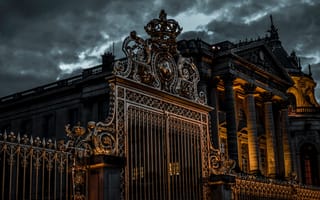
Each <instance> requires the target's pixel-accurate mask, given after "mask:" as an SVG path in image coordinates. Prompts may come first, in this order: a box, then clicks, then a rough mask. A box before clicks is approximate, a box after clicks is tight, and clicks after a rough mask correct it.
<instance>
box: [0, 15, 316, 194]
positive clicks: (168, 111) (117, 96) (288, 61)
mask: <svg viewBox="0 0 320 200" xmlns="http://www.w3.org/2000/svg"><path fill="white" fill-rule="evenodd" d="M145 30H146V32H147V33H148V34H149V36H150V38H147V39H145V40H144V39H142V38H140V37H139V36H138V35H137V33H136V32H135V31H133V32H131V34H130V36H128V37H127V38H126V39H125V41H124V44H123V50H124V52H125V54H126V57H125V58H123V59H119V60H114V57H113V55H110V54H105V55H103V57H102V58H103V63H102V65H99V66H97V67H94V68H91V69H86V70H84V71H83V73H82V74H81V75H79V76H75V77H72V78H69V79H66V80H61V81H58V82H55V83H52V84H48V85H45V86H41V87H38V88H35V89H31V90H28V91H25V92H21V93H17V94H14V95H10V96H7V97H3V98H1V99H0V102H1V104H0V109H1V114H0V127H1V130H2V132H5V131H14V132H19V131H20V132H21V134H29V133H35V134H37V133H38V134H40V136H41V137H57V138H59V137H62V136H63V129H64V128H63V127H64V125H65V124H68V123H71V124H73V125H76V124H77V122H78V121H80V122H81V123H82V124H86V123H87V122H89V121H91V120H95V121H104V120H105V121H104V122H101V123H97V124H94V123H92V122H90V123H89V124H88V128H87V131H88V133H87V135H88V136H86V137H84V138H82V139H83V142H84V143H86V144H89V146H90V150H91V151H92V157H93V158H92V160H90V163H89V166H90V167H89V169H90V170H89V171H90V173H89V180H90V186H88V187H89V188H90V191H91V190H92V191H95V188H99V189H101V190H98V192H97V193H95V192H91V193H90V192H89V197H90V198H92V199H100V198H102V197H101V196H103V195H109V196H108V197H111V196H110V195H115V196H112V197H117V198H123V199H150V198H151V197H152V198H159V199H167V198H169V199H231V198H233V199H247V198H249V197H251V198H261V199H266V198H267V199H299V198H302V197H306V198H309V199H317V198H319V197H320V192H319V189H317V188H313V186H318V185H319V184H320V183H319V173H318V171H319V166H320V165H319V162H320V159H319V156H320V154H319V152H320V149H319V147H318V144H319V143H320V138H319V130H320V129H319V128H320V127H319V126H320V122H319V117H320V112H319V105H318V103H317V102H316V100H315V98H314V88H315V82H314V81H313V79H312V76H311V75H312V74H311V71H310V73H309V74H305V73H303V72H302V71H301V66H300V63H299V61H298V59H297V57H296V56H295V54H294V53H292V54H291V55H290V56H289V55H288V54H287V52H286V51H285V50H284V48H283V47H282V45H281V41H280V39H279V35H278V31H277V29H276V27H275V26H274V24H273V22H272V18H271V27H270V30H269V35H268V36H266V37H265V38H258V39H256V40H250V41H242V42H239V43H232V42H229V41H224V42H220V43H216V44H208V43H206V42H203V41H202V40H199V39H197V40H181V41H179V42H176V37H177V35H179V33H180V32H181V28H180V26H179V24H178V23H177V22H176V21H175V20H172V19H167V18H166V13H164V12H163V11H162V12H161V13H160V16H159V19H153V20H152V21H150V22H149V23H148V24H147V26H146V27H145ZM112 70H113V72H112ZM206 100H207V101H206ZM108 113H109V115H108ZM209 114H210V117H209ZM107 117H108V118H107ZM106 118H107V119H106ZM209 120H210V122H209ZM209 125H210V127H209ZM93 130H94V131H93ZM209 130H210V131H209ZM67 132H68V134H69V135H72V133H75V135H77V136H79V138H81V136H85V129H82V128H81V127H80V126H76V128H75V129H74V130H73V131H71V130H70V129H67ZM209 132H210V136H209ZM41 133H42V134H41ZM6 137H7V136H5V137H3V138H6ZM12 137H13V136H12ZM43 143H44V144H45V142H43ZM123 160H124V161H123ZM44 170H45V169H44ZM31 171H32V170H31ZM10 177H11V176H10ZM97 179H98V180H99V181H100V182H99V181H97ZM3 180H5V178H3ZM111 180H112V181H111ZM112 182H114V185H116V186H120V187H118V189H117V187H116V186H114V185H112ZM301 184H305V185H307V186H304V185H303V186H302V185H301ZM115 188H116V189H115ZM119 188H120V189H119ZM30 193H31V192H30Z"/></svg>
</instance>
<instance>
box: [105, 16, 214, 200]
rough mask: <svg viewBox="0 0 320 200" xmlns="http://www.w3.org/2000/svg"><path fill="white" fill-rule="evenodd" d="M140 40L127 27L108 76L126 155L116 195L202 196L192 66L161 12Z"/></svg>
mask: <svg viewBox="0 0 320 200" xmlns="http://www.w3.org/2000/svg"><path fill="white" fill-rule="evenodd" d="M145 30H146V32H147V33H148V34H149V35H150V36H151V38H149V39H147V40H143V39H142V38H140V37H138V36H137V34H136V32H135V31H133V32H131V34H130V36H129V37H127V38H126V39H125V41H124V43H123V51H124V53H125V54H126V56H127V57H126V59H124V60H120V61H117V62H116V63H115V66H114V75H115V76H113V77H109V79H108V80H109V82H110V86H112V87H111V88H113V89H114V90H113V94H114V105H115V108H116V109H115V111H114V113H113V114H114V115H113V116H114V117H112V120H111V121H113V122H111V123H110V125H111V124H115V129H116V131H115V134H114V138H116V145H115V146H116V147H115V151H114V152H116V153H115V154H116V155H117V156H120V157H125V160H126V165H125V167H124V169H123V171H122V173H121V183H122V186H123V187H122V189H123V190H122V192H121V198H123V199H126V200H129V199H130V200H134V199H137V200H141V199H159V200H164V199H183V200H184V199H190V200H191V199H192V200H193V199H207V193H208V191H207V189H208V188H207V187H206V184H205V180H206V179H207V178H208V176H209V166H208V165H209V164H208V161H209V158H208V156H209V146H210V142H209V133H208V111H209V110H210V108H209V107H208V106H206V105H205V103H206V97H205V95H204V93H203V92H199V91H198V87H197V85H198V82H199V79H200V77H199V72H198V70H197V68H196V66H195V65H194V64H193V62H192V60H191V59H189V58H184V57H182V56H181V55H180V54H179V52H178V51H177V48H176V40H175V39H176V36H177V35H178V34H179V33H180V32H181V28H180V26H179V24H178V23H177V22H176V21H174V20H172V19H167V18H166V13H165V12H164V11H161V13H160V16H159V19H153V20H152V21H150V22H149V23H148V24H147V25H146V26H145Z"/></svg>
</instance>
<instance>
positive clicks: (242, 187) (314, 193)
mask: <svg viewBox="0 0 320 200" xmlns="http://www.w3.org/2000/svg"><path fill="white" fill-rule="evenodd" d="M232 192H233V199H234V200H248V199H255V200H307V199H308V200H317V199H320V190H319V188H314V187H311V186H305V185H299V184H296V183H295V182H288V181H280V180H274V179H266V178H257V177H254V176H247V175H246V176H238V177H236V183H235V185H234V186H233V187H232Z"/></svg>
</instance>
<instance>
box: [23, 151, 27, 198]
mask: <svg viewBox="0 0 320 200" xmlns="http://www.w3.org/2000/svg"><path fill="white" fill-rule="evenodd" d="M23 150H24V151H23V180H22V199H23V200H24V199H25V195H26V168H27V152H26V149H23Z"/></svg>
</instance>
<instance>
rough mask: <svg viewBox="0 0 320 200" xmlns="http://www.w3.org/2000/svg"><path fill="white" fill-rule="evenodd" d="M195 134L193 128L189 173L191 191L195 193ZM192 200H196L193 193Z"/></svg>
mask: <svg viewBox="0 0 320 200" xmlns="http://www.w3.org/2000/svg"><path fill="white" fill-rule="evenodd" d="M195 134H196V132H195V130H194V127H193V130H192V134H191V153H190V155H191V171H192V173H191V183H192V191H195V189H196V187H195V186H196V185H195V184H194V183H195V177H194V176H195V167H196V166H195V165H194V157H195V155H194V137H195ZM192 199H196V194H195V192H192Z"/></svg>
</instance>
